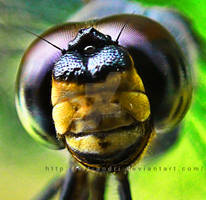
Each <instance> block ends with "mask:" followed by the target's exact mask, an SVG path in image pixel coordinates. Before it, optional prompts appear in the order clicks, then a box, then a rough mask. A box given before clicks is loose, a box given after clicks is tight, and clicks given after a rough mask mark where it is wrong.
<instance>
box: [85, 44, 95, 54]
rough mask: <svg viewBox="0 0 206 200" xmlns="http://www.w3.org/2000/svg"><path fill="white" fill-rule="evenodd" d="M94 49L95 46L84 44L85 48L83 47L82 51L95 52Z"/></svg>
mask: <svg viewBox="0 0 206 200" xmlns="http://www.w3.org/2000/svg"><path fill="white" fill-rule="evenodd" d="M95 50H96V48H95V47H94V46H91V45H90V46H86V47H85V48H84V53H86V54H92V53H94V52H95Z"/></svg>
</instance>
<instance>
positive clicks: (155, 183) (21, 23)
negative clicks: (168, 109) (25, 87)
mask: <svg viewBox="0 0 206 200" xmlns="http://www.w3.org/2000/svg"><path fill="white" fill-rule="evenodd" d="M139 2H142V3H143V4H145V5H163V6H170V7H174V8H177V9H178V10H180V11H181V13H183V14H184V15H186V16H188V17H189V18H190V19H191V21H192V24H193V25H194V29H195V31H196V32H197V33H198V34H199V35H200V36H201V37H202V38H203V39H204V40H206V1H205V0H170V1H169V0H168V1H165V0H141V1H139ZM81 6H83V4H82V2H81V1H80V0H76V1H75V0H47V1H44V0H42V1H40V0H30V1H26V0H18V1H14V0H7V1H6V0H0V200H13V199H21V200H27V199H31V197H33V196H34V195H35V194H37V192H38V191H40V190H41V188H42V187H44V186H45V184H46V183H48V181H49V180H50V179H51V178H52V177H55V176H60V175H63V174H64V173H65V172H66V169H67V163H68V158H67V156H66V153H64V152H62V151H53V150H49V149H46V148H44V147H42V146H40V145H39V144H38V143H36V142H35V141H33V140H32V138H31V137H30V136H29V135H28V134H27V133H26V132H25V130H24V129H23V128H22V126H21V124H20V122H19V121H18V117H17V114H16V111H15V104H14V86H15V77H16V72H17V69H18V65H19V63H20V60H21V57H22V55H23V52H24V51H25V49H26V48H27V47H28V45H29V44H30V43H31V41H32V40H33V39H34V37H33V36H32V35H29V34H28V33H26V32H24V31H22V29H21V28H22V27H24V28H26V29H27V30H30V31H33V32H35V33H41V32H43V31H44V30H46V29H47V28H49V27H51V26H53V25H55V24H57V23H62V22H64V21H65V20H66V19H67V18H68V16H70V15H71V14H72V13H74V12H75V11H77V10H78V9H79V8H80V7H81ZM205 48H206V47H205ZM205 66H206V63H205V62H204V61H203V60H202V59H199V60H198V65H197V72H198V76H197V77H198V84H197V89H196V92H195V96H194V99H193V104H192V107H191V109H190V111H189V113H188V114H187V116H186V117H185V119H184V125H183V128H182V130H181V135H180V138H179V140H178V142H177V143H176V144H175V145H174V146H173V147H172V148H171V149H170V150H169V151H167V152H166V153H165V154H163V155H161V156H159V157H157V158H155V159H154V160H150V161H149V162H148V161H147V162H142V163H140V164H139V165H137V166H136V170H132V171H131V174H130V180H131V189H132V195H133V198H134V200H148V199H152V200H157V199H158V200H165V199H167V200H174V199H175V200H185V199H187V200H204V199H206V187H205V183H206V158H205V153H206V135H205V133H206V131H205V130H204V128H205V120H206V99H205V96H206V95H205V94H206V83H205V80H206V68H205ZM114 182H115V180H114V177H111V178H110V180H109V182H108V186H107V193H106V196H107V199H112V200H115V199H118V196H117V193H116V184H114Z"/></svg>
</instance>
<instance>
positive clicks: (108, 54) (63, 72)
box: [53, 27, 131, 84]
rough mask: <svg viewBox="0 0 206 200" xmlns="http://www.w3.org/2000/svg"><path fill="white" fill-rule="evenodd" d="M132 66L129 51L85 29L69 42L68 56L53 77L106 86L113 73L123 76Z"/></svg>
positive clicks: (58, 63)
mask: <svg viewBox="0 0 206 200" xmlns="http://www.w3.org/2000/svg"><path fill="white" fill-rule="evenodd" d="M130 65H131V58H130V56H129V53H128V52H127V50H126V49H125V48H123V47H121V46H119V45H118V44H117V42H115V41H113V40H112V39H111V37H110V36H108V35H104V34H103V33H100V32H99V31H97V30H96V29H94V28H92V27H90V28H87V29H81V30H80V31H79V32H78V34H77V36H76V37H75V39H74V40H73V41H71V42H69V45H68V49H67V51H66V53H65V54H64V55H63V56H61V57H60V59H59V60H58V61H57V62H56V63H55V65H54V69H53V77H54V79H55V80H59V81H68V82H75V83H79V84H82V83H94V82H102V81H104V80H105V79H106V77H107V75H108V74H109V73H110V72H119V73H121V72H123V71H125V70H126V69H127V68H128V67H129V66H130Z"/></svg>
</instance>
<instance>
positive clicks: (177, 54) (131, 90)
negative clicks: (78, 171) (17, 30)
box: [16, 11, 193, 172]
mask: <svg viewBox="0 0 206 200" xmlns="http://www.w3.org/2000/svg"><path fill="white" fill-rule="evenodd" d="M168 12H169V11H168ZM160 13H161V12H160ZM161 14H162V13H161ZM171 15H172V14H171ZM124 26H125V27H124ZM165 26H166V27H164V26H163V25H161V24H160V23H158V22H155V21H154V20H152V19H150V18H148V17H145V16H140V15H135V14H121V15H112V16H108V17H104V18H99V19H96V20H92V21H91V20H90V21H85V22H78V23H72V22H68V23H66V24H63V25H60V26H56V27H53V28H51V29H49V30H48V31H46V32H45V33H44V34H42V35H41V37H42V38H43V39H44V40H47V41H49V42H50V43H52V44H55V46H57V47H58V48H54V47H52V46H51V45H49V44H48V43H46V42H45V41H43V39H42V38H37V39H36V40H35V41H34V42H33V43H32V45H31V46H30V47H29V49H28V50H27V52H26V53H25V55H24V57H23V59H22V62H21V66H20V70H19V74H18V81H17V98H16V101H17V109H18V113H19V116H20V119H21V121H22V123H23V125H24V127H25V128H26V129H27V131H28V132H29V133H30V134H31V135H32V136H33V137H34V138H35V139H36V140H38V141H39V142H41V143H44V144H46V145H47V146H49V147H51V148H56V149H60V148H65V147H66V148H67V149H68V151H69V152H70V153H71V155H72V156H73V158H74V159H75V160H76V161H77V162H78V163H79V164H80V165H81V166H84V167H86V168H87V169H90V170H94V171H99V172H102V171H104V172H105V171H107V172H114V171H116V170H120V171H122V170H125V168H126V167H128V166H130V165H132V164H134V163H135V162H136V161H137V160H138V159H139V158H140V157H141V156H142V155H143V153H144V152H145V150H146V148H147V146H148V145H149V144H150V141H151V139H152V137H153V136H154V135H155V132H157V133H158V132H162V133H169V132H170V131H172V130H173V129H174V128H175V127H176V126H177V125H178V123H179V122H180V121H181V120H182V118H183V117H184V115H185V113H186V111H187V109H188V108H189V105H190V101H191V96H192V88H193V82H192V77H191V76H192V75H191V67H192V63H191V62H190V61H189V59H187V58H186V57H185V55H186V53H188V54H190V50H189V49H185V48H180V46H179V41H178V39H177V38H175V37H174V36H172V34H173V33H172V32H171V33H170V32H169V31H170V30H169V28H168V27H167V25H165ZM171 26H172V25H171ZM181 26H183V25H181ZM122 27H124V30H123V29H122ZM184 29H186V27H184ZM172 30H173V29H172ZM120 33H121V34H120ZM119 34H120V35H119ZM118 35H119V36H118ZM116 38H118V41H116V40H115V39H116ZM60 50H62V51H60Z"/></svg>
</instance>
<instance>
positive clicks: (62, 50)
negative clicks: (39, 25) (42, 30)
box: [24, 29, 66, 54]
mask: <svg viewBox="0 0 206 200" xmlns="http://www.w3.org/2000/svg"><path fill="white" fill-rule="evenodd" d="M24 30H25V31H26V32H27V33H30V34H32V35H34V36H36V37H38V38H40V39H41V40H43V41H45V42H47V43H48V44H50V45H52V46H53V47H55V48H56V49H58V50H60V51H61V52H62V53H63V54H64V53H65V52H66V50H65V49H62V48H60V47H58V46H56V45H55V44H52V43H51V42H49V41H48V40H46V39H45V38H43V37H41V36H40V35H37V34H36V33H33V32H31V31H28V30H26V29H24Z"/></svg>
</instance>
